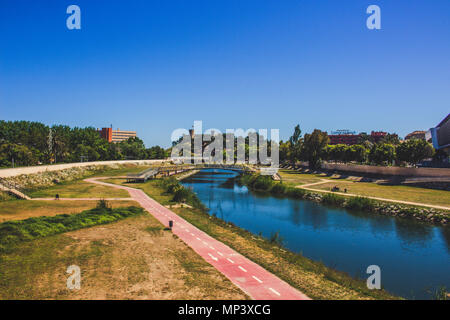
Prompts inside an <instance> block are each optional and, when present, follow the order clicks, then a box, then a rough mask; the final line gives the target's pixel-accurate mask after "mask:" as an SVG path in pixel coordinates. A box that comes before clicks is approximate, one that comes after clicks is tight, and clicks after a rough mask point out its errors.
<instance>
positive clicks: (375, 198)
mask: <svg viewBox="0 0 450 320" xmlns="http://www.w3.org/2000/svg"><path fill="white" fill-rule="evenodd" d="M329 182H331V183H336V181H333V180H327V179H321V181H319V182H314V183H308V184H303V185H298V186H296V188H299V189H305V190H309V191H316V192H322V193H333V194H338V195H341V196H347V197H364V198H368V199H373V200H379V201H385V202H393V203H401V204H407V205H411V206H419V207H427V208H433V209H440V210H450V207H444V206H437V205H433V204H426V203H418V202H411V201H403V200H393V199H386V198H378V197H370V196H363V195H360V194H354V193H345V192H334V191H328V190H321V189H314V188H310V187H311V186H315V185H319V184H324V183H329Z"/></svg>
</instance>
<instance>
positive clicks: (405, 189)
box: [280, 170, 450, 207]
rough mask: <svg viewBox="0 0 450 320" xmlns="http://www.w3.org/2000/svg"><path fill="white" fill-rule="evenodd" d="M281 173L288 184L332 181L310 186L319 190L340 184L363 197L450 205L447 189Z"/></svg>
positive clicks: (284, 182)
mask: <svg viewBox="0 0 450 320" xmlns="http://www.w3.org/2000/svg"><path fill="white" fill-rule="evenodd" d="M280 175H281V177H282V179H283V184H286V185H288V186H299V185H304V184H309V183H315V182H320V181H321V179H326V180H332V181H331V182H329V183H326V182H324V183H323V184H317V185H313V186H310V187H308V188H311V189H316V190H318V191H330V189H331V188H333V187H334V186H338V187H339V188H340V190H344V189H347V192H348V193H352V194H357V195H359V196H362V197H377V198H385V199H390V200H401V201H410V202H417V203H424V204H430V205H438V206H447V207H450V192H449V191H445V190H434V189H427V188H419V187H412V186H405V185H380V184H376V183H373V182H357V181H351V180H348V179H340V178H331V177H328V176H327V175H325V174H308V173H299V172H298V171H294V170H280Z"/></svg>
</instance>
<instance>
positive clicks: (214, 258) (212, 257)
mask: <svg viewBox="0 0 450 320" xmlns="http://www.w3.org/2000/svg"><path fill="white" fill-rule="evenodd" d="M208 255H209V256H210V257H211V259H213V260H215V261H219V259H217V258H216V257H214V256H213V255H212V254H211V253H208Z"/></svg>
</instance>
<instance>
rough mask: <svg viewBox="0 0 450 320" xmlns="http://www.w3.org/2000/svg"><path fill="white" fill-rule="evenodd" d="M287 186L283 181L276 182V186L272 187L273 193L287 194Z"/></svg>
mask: <svg viewBox="0 0 450 320" xmlns="http://www.w3.org/2000/svg"><path fill="white" fill-rule="evenodd" d="M287 189H288V188H287V187H286V186H285V185H284V184H282V183H276V184H274V186H273V187H272V190H271V191H272V193H274V194H286V191H287Z"/></svg>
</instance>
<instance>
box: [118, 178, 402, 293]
mask: <svg viewBox="0 0 450 320" xmlns="http://www.w3.org/2000/svg"><path fill="white" fill-rule="evenodd" d="M111 182H116V183H121V182H120V180H115V181H111ZM122 183H123V182H122ZM166 183H167V182H164V181H158V180H152V181H149V182H147V183H145V184H126V185H127V186H131V187H135V188H140V189H142V190H143V191H144V192H146V193H147V194H148V195H149V196H151V197H152V198H154V199H155V200H157V201H158V202H160V203H161V204H163V205H166V206H170V205H173V204H174V203H176V202H175V200H174V195H173V194H172V193H170V192H168V191H167V189H166V188H165V187H164V185H165V184H166ZM172 210H173V211H174V212H176V213H177V214H179V215H180V216H181V217H183V218H184V219H186V220H187V221H189V222H190V223H192V224H193V225H195V226H196V227H197V228H199V229H201V230H203V231H205V232H206V233H208V234H209V235H210V236H212V237H214V238H215V239H217V240H219V241H221V242H223V243H225V244H227V245H228V246H230V247H231V248H233V249H235V250H236V251H238V252H240V253H241V254H243V255H244V256H246V257H247V258H249V259H251V260H252V261H254V262H255V263H257V264H259V265H261V266H262V267H264V268H265V269H267V270H269V271H270V272H272V273H274V274H275V275H277V276H278V277H280V278H281V279H283V280H285V281H286V282H288V283H290V284H291V285H292V286H294V287H296V288H298V289H299V290H301V291H302V292H304V293H305V294H307V295H308V296H309V297H311V298H313V299H395V298H396V297H394V296H392V295H390V294H389V293H387V292H386V291H383V290H369V289H367V286H366V284H365V281H362V280H358V279H354V278H352V277H350V276H349V275H347V274H345V273H343V272H339V271H336V270H334V269H332V268H328V267H326V266H325V265H324V264H323V263H321V262H315V261H312V260H310V259H307V258H305V257H303V256H302V255H301V254H297V253H293V252H290V251H289V250H287V249H285V248H283V247H282V246H281V245H280V244H279V243H278V241H277V237H276V236H273V237H272V239H264V238H262V237H259V236H256V235H254V234H252V233H250V232H248V231H246V230H243V229H241V228H239V227H237V226H235V225H233V224H231V223H226V222H225V221H223V220H220V219H218V218H216V217H213V216H210V215H209V214H208V213H207V211H205V210H203V208H181V207H177V208H174V209H172Z"/></svg>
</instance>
